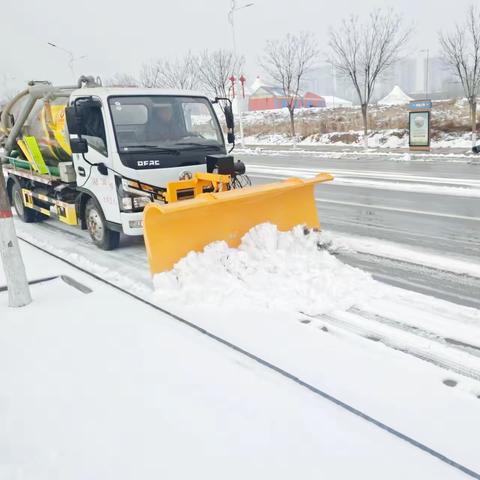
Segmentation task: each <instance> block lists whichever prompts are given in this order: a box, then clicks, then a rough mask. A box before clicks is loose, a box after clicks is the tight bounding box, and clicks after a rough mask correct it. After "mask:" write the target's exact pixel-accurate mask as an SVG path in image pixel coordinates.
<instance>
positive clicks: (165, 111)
mask: <svg viewBox="0 0 480 480" xmlns="http://www.w3.org/2000/svg"><path fill="white" fill-rule="evenodd" d="M148 123H149V125H148V127H149V128H148V140H149V141H155V142H163V141H169V140H178V139H179V138H181V133H180V129H179V126H178V124H177V123H176V122H175V116H174V112H173V107H172V105H170V104H163V105H158V106H155V107H153V109H152V113H151V118H150V121H149V122H148Z"/></svg>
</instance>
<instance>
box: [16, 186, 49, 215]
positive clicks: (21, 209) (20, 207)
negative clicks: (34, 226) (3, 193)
mask: <svg viewBox="0 0 480 480" xmlns="http://www.w3.org/2000/svg"><path fill="white" fill-rule="evenodd" d="M12 203H13V206H14V208H15V212H17V216H18V217H19V218H20V219H21V220H22V221H24V222H25V223H33V222H38V221H39V220H40V217H39V215H41V214H39V212H37V211H35V210H32V209H31V208H28V207H26V206H25V205H24V203H23V195H22V186H21V185H20V184H19V183H18V182H13V185H12ZM42 216H43V215H42Z"/></svg>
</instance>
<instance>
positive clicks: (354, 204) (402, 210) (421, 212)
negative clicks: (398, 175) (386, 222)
mask: <svg viewBox="0 0 480 480" xmlns="http://www.w3.org/2000/svg"><path fill="white" fill-rule="evenodd" d="M315 201H316V202H322V203H334V204H339V205H346V206H350V207H362V208H374V209H375V210H387V211H389V212H400V213H413V214H417V215H430V216H433V217H444V218H456V219H459V220H472V221H474V222H480V218H478V217H467V216H465V215H454V214H452V213H440V212H427V211H425V210H412V209H409V208H396V207H385V206H380V205H369V204H368V203H357V202H345V201H342V200H327V199H324V198H317V197H315Z"/></svg>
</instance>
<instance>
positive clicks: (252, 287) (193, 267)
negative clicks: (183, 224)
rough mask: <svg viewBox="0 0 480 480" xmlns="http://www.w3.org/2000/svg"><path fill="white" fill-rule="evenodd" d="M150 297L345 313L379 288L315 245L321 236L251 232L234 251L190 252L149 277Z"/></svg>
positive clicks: (221, 247) (266, 229)
mask: <svg viewBox="0 0 480 480" xmlns="http://www.w3.org/2000/svg"><path fill="white" fill-rule="evenodd" d="M154 284H155V288H156V295H157V296H158V297H159V298H160V299H161V300H162V301H166V302H169V303H170V302H174V303H178V302H179V303H181V304H182V305H188V306H192V305H195V304H196V305H199V304H201V305H205V304H211V305H216V306H217V307H220V308H221V307H223V306H227V307H237V306H238V307H241V308H249V307H252V306H253V307H260V308H268V309H271V308H275V309H280V310H288V311H296V312H304V313H307V314H310V315H317V314H321V313H327V312H330V311H333V310H337V309H340V310H344V309H348V308H349V307H351V306H352V305H354V304H357V303H362V302H365V301H368V299H370V298H374V297H375V298H378V297H380V296H381V295H382V287H381V284H379V283H378V282H376V281H375V280H373V279H372V278H371V276H370V275H369V274H367V273H365V272H363V271H362V270H359V269H357V268H353V267H350V266H348V265H345V264H344V263H342V262H341V261H339V260H338V259H337V258H335V257H334V256H333V255H331V254H330V253H329V252H328V251H326V250H325V249H324V248H322V246H321V236H320V234H318V233H315V232H310V233H309V234H307V235H306V234H305V233H304V231H303V228H302V227H296V228H295V229H293V230H292V231H290V232H279V231H278V230H277V228H276V227H275V226H274V225H271V224H262V225H258V226H256V227H254V228H253V229H252V230H250V232H248V233H247V234H246V235H245V236H244V237H243V239H242V243H241V245H240V247H239V248H230V247H229V246H228V245H227V244H226V243H225V242H215V243H212V244H210V245H208V246H207V247H206V248H205V249H204V251H203V252H201V253H196V252H190V253H189V254H188V255H187V256H186V257H185V258H183V259H182V260H180V261H179V262H178V263H177V264H176V265H175V267H174V268H173V270H171V271H169V272H164V273H161V274H158V275H156V276H155V278H154Z"/></svg>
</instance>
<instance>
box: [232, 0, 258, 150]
mask: <svg viewBox="0 0 480 480" xmlns="http://www.w3.org/2000/svg"><path fill="white" fill-rule="evenodd" d="M230 5H231V7H230V11H229V12H228V21H229V22H230V25H231V26H232V44H233V55H234V60H235V62H236V61H237V39H236V34H235V12H236V11H238V10H242V9H244V8H248V7H251V6H253V3H247V4H245V5H242V6H241V7H237V2H236V0H231V4H230ZM238 68H239V69H240V64H238ZM234 73H236V80H235V82H236V81H237V80H238V79H239V78H240V76H241V74H242V72H234ZM239 93H240V88H237V113H238V120H239V124H240V146H241V147H244V141H243V120H242V111H243V98H240V95H239Z"/></svg>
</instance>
